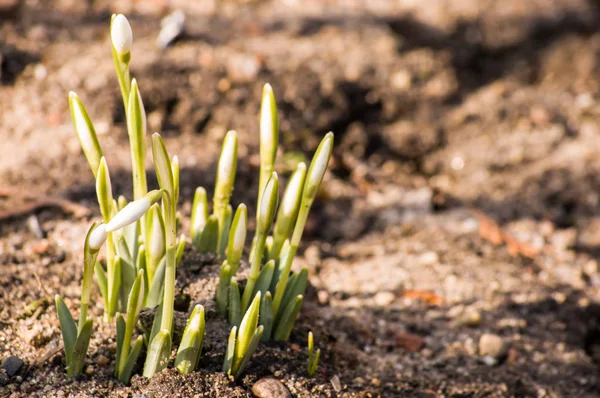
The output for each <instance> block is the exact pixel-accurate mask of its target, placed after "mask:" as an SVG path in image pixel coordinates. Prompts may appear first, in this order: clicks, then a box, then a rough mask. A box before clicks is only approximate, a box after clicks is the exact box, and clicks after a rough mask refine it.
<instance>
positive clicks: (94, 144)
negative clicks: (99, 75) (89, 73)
mask: <svg viewBox="0 0 600 398" xmlns="http://www.w3.org/2000/svg"><path fill="white" fill-rule="evenodd" d="M69 109H70V110H71V117H72V118H73V124H74V125H75V131H76V132H77V137H79V143H80V144H81V149H83V153H84V154H85V158H86V159H87V161H88V164H89V165H90V169H92V173H93V174H94V177H96V174H97V173H98V167H99V166H100V159H102V156H103V154H102V149H101V148H100V143H99V142H98V137H97V135H96V130H95V129H94V125H93V124H92V121H91V120H90V117H89V116H88V113H87V111H86V110H85V107H84V106H83V103H82V102H81V100H80V99H79V97H78V96H77V94H75V93H74V92H73V91H71V92H70V93H69Z"/></svg>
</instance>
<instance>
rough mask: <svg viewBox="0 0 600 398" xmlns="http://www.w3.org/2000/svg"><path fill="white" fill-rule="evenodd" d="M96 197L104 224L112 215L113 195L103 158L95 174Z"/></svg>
mask: <svg viewBox="0 0 600 398" xmlns="http://www.w3.org/2000/svg"><path fill="white" fill-rule="evenodd" d="M96 196H97V197H98V204H99V205H100V213H101V214H102V218H103V219H104V222H108V221H109V220H110V219H111V217H112V213H113V195H112V185H111V183H110V173H109V171H108V165H107V164H106V159H105V158H104V156H103V157H102V158H100V165H99V166H98V171H97V173H96Z"/></svg>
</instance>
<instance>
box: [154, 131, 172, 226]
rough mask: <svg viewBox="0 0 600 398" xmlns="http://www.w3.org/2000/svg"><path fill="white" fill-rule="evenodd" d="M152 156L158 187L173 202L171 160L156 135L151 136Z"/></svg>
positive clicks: (163, 143) (159, 137) (163, 144)
mask: <svg viewBox="0 0 600 398" xmlns="http://www.w3.org/2000/svg"><path fill="white" fill-rule="evenodd" d="M152 156H153V157H154V168H155V169H156V177H157V178H158V185H160V187H161V188H162V189H164V190H165V191H167V192H168V194H169V196H170V197H171V200H173V199H174V196H173V194H174V192H175V186H174V182H173V169H172V168H171V160H170V159H169V154H168V153H167V148H166V147H165V142H164V141H163V139H162V137H161V136H160V134H158V133H154V134H152ZM165 224H166V223H165Z"/></svg>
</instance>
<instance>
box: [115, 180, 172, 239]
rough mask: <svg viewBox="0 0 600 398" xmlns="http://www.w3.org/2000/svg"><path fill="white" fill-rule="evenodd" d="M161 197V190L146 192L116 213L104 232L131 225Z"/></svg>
mask: <svg viewBox="0 0 600 398" xmlns="http://www.w3.org/2000/svg"><path fill="white" fill-rule="evenodd" d="M160 197H161V190H159V189H156V190H154V191H150V192H148V193H147V194H146V195H145V196H144V197H142V198H141V199H138V200H134V201H133V202H131V203H129V204H128V205H127V206H125V207H124V208H123V210H121V211H120V212H118V213H117V214H116V215H115V216H114V217H113V218H112V219H111V220H110V221H109V222H108V224H106V231H107V232H112V231H116V230H117V229H119V228H123V227H124V226H126V225H129V224H132V223H134V222H136V221H137V220H139V219H140V218H141V217H142V216H143V215H144V214H145V213H146V212H147V211H148V209H149V208H150V206H152V205H153V204H154V203H156V202H158V200H159V199H160Z"/></svg>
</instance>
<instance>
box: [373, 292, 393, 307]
mask: <svg viewBox="0 0 600 398" xmlns="http://www.w3.org/2000/svg"><path fill="white" fill-rule="evenodd" d="M395 299H396V296H395V295H394V293H392V292H379V293H377V294H376V295H375V297H374V298H373V300H374V301H375V305H377V306H379V307H387V306H388V305H390V304H392V303H393V302H394V300H395Z"/></svg>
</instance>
